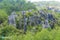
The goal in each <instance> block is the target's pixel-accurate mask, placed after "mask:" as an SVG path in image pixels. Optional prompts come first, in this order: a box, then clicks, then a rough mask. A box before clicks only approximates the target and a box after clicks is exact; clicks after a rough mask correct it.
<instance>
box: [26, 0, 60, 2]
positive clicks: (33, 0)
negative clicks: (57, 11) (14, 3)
mask: <svg viewBox="0 0 60 40" xmlns="http://www.w3.org/2000/svg"><path fill="white" fill-rule="evenodd" d="M27 1H31V2H39V1H58V2H60V0H27Z"/></svg>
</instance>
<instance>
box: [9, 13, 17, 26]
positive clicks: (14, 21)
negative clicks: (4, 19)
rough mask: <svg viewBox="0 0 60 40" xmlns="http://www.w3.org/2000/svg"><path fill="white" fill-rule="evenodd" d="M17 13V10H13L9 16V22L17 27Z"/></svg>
mask: <svg viewBox="0 0 60 40" xmlns="http://www.w3.org/2000/svg"><path fill="white" fill-rule="evenodd" d="M16 17H17V15H16V13H15V12H12V13H11V15H10V16H9V17H8V23H9V24H11V25H14V26H15V27H16V20H15V19H16Z"/></svg>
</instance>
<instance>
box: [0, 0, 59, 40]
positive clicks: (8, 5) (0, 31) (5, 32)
mask: <svg viewBox="0 0 60 40" xmlns="http://www.w3.org/2000/svg"><path fill="white" fill-rule="evenodd" d="M25 1H26V0H0V40H60V13H58V12H53V11H50V10H45V8H44V9H43V10H44V11H46V12H49V13H53V15H54V17H55V18H56V21H57V23H56V24H55V27H54V29H51V28H46V29H43V28H42V26H41V25H37V26H29V25H28V27H27V28H28V29H27V32H26V34H24V31H23V29H22V30H20V29H17V28H16V27H15V26H13V25H9V24H8V16H9V15H10V13H11V12H12V11H16V14H18V15H19V16H18V17H17V20H16V21H17V24H18V22H19V19H20V18H21V17H22V14H21V13H20V11H24V10H25V11H27V10H30V9H33V10H32V12H26V16H27V17H29V16H31V15H32V14H33V13H34V12H36V13H38V12H37V11H38V10H37V9H36V6H35V5H34V4H33V3H31V2H25ZM40 10H42V9H40ZM38 15H39V14H38ZM41 20H44V19H43V18H42V19H41ZM34 28H37V29H36V30H34Z"/></svg>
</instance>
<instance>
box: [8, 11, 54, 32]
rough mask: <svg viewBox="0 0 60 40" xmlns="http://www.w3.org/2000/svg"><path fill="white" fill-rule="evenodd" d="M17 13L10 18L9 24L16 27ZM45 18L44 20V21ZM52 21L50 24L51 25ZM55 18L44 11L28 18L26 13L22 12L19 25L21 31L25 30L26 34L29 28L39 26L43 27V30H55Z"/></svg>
mask: <svg viewBox="0 0 60 40" xmlns="http://www.w3.org/2000/svg"><path fill="white" fill-rule="evenodd" d="M16 17H17V15H16V13H15V12H12V13H11V15H10V16H9V17H8V21H9V22H8V23H9V24H11V25H14V26H16V24H17V23H16ZM42 18H43V19H42ZM49 21H50V23H49ZM54 21H55V18H54V17H53V15H52V14H51V13H45V12H44V11H39V12H38V13H33V14H32V15H31V16H28V17H27V16H26V11H22V18H20V20H19V22H18V24H19V26H18V28H19V29H23V30H24V33H26V31H27V26H37V25H40V24H41V25H42V28H48V27H51V28H52V29H53V28H54Z"/></svg>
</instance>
